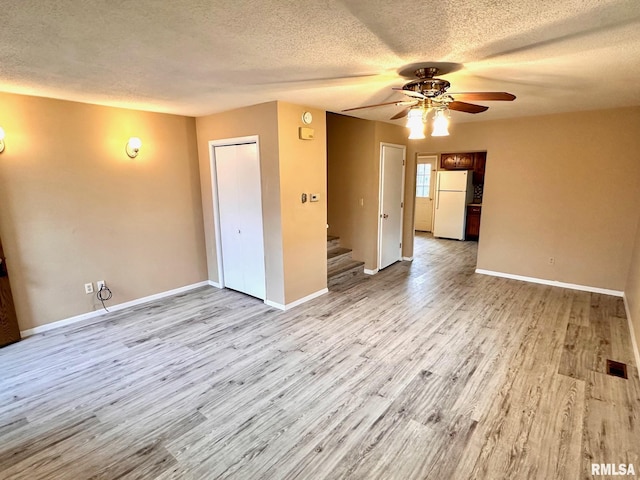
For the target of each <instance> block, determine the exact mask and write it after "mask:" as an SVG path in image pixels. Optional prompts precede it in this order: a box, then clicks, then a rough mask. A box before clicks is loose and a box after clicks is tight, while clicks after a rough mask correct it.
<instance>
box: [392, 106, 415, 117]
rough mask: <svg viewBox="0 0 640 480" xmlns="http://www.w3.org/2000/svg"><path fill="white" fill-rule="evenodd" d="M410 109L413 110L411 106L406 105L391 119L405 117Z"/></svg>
mask: <svg viewBox="0 0 640 480" xmlns="http://www.w3.org/2000/svg"><path fill="white" fill-rule="evenodd" d="M409 110H411V107H405V108H403V109H402V110H400V111H399V112H398V113H396V114H395V115H394V116H393V117H391V118H390V119H389V120H398V119H399V118H404V117H406V116H407V115H408V113H409Z"/></svg>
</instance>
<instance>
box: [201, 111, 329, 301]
mask: <svg viewBox="0 0 640 480" xmlns="http://www.w3.org/2000/svg"><path fill="white" fill-rule="evenodd" d="M305 110H309V111H311V112H312V114H313V117H314V120H313V124H312V125H311V127H313V128H314V129H315V133H316V138H315V139H314V140H300V139H299V138H298V127H299V126H303V124H302V120H301V115H302V112H304V111H305ZM196 126H197V132H198V154H199V157H200V179H201V186H202V205H203V212H204V224H205V237H206V245H207V261H208V269H209V278H210V279H211V280H212V281H218V266H217V262H216V239H215V231H214V224H213V202H212V189H211V158H210V152H209V142H210V141H211V140H222V139H227V138H236V137H245V136H251V135H257V136H258V137H259V144H260V168H261V176H262V202H263V203H262V209H263V217H264V236H265V275H266V291H267V300H269V301H272V302H275V303H278V304H283V305H284V304H287V303H291V302H293V301H295V300H298V299H300V298H303V297H305V296H307V295H310V294H313V293H315V292H317V291H318V290H322V289H323V288H326V285H327V280H326V199H325V198H326V193H325V176H326V173H325V172H326V163H325V158H326V140H325V138H326V132H325V112H324V111H321V110H316V109H309V108H304V107H301V106H297V105H291V104H287V103H283V102H269V103H264V104H260V105H254V106H251V107H246V108H240V109H237V110H232V111H228V112H223V113H218V114H214V115H209V116H207V117H200V118H198V119H197V120H196ZM305 191H306V193H319V194H320V198H321V201H320V202H318V203H314V204H305V205H302V204H301V203H300V195H301V193H302V192H305ZM321 244H322V247H320V245H321ZM305 251H306V253H307V257H305V259H304V260H303V258H302V257H301V255H302V253H303V252H305Z"/></svg>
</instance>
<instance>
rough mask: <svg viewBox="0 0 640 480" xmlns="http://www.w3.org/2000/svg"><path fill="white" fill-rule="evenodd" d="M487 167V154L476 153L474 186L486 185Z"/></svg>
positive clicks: (474, 158)
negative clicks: (485, 170)
mask: <svg viewBox="0 0 640 480" xmlns="http://www.w3.org/2000/svg"><path fill="white" fill-rule="evenodd" d="M486 165H487V152H476V153H474V155H473V184H474V185H484V169H485V167H486Z"/></svg>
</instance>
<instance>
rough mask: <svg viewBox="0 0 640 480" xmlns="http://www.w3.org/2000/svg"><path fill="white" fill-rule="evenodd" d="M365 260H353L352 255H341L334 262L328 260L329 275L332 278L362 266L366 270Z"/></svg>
mask: <svg viewBox="0 0 640 480" xmlns="http://www.w3.org/2000/svg"><path fill="white" fill-rule="evenodd" d="M363 266H364V262H358V261H357V260H353V259H352V258H351V256H350V255H349V256H346V255H345V256H341V257H336V261H335V262H332V263H328V262H327V277H329V278H330V279H331V278H332V277H335V276H338V275H341V274H343V273H345V272H348V271H349V270H353V269H356V268H361V269H362V270H363V271H364V267H363Z"/></svg>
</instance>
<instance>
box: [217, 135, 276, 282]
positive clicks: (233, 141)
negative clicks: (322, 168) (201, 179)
mask: <svg viewBox="0 0 640 480" xmlns="http://www.w3.org/2000/svg"><path fill="white" fill-rule="evenodd" d="M250 143H255V144H256V148H257V149H258V160H259V161H260V165H262V161H261V158H260V137H259V135H249V136H246V137H234V138H223V139H220V140H210V141H209V167H210V170H211V201H212V203H213V231H214V235H215V237H216V264H217V265H218V282H217V284H216V285H215V286H216V287H218V288H225V285H224V272H223V269H222V233H221V229H220V208H219V203H218V178H217V173H216V147H228V146H230V145H246V144H250ZM265 273H266V272H265ZM209 280H211V279H209ZM265 280H266V278H265Z"/></svg>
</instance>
